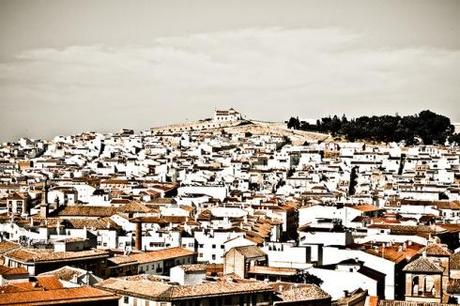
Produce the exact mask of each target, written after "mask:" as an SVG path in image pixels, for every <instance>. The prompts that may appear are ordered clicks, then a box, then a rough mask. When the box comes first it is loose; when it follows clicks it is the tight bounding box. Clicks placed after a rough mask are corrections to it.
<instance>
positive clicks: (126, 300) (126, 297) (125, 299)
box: [123, 296, 129, 304]
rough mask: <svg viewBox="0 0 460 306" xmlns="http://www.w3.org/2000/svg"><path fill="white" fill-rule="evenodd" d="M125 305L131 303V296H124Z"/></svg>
mask: <svg viewBox="0 0 460 306" xmlns="http://www.w3.org/2000/svg"><path fill="white" fill-rule="evenodd" d="M123 303H125V304H128V303H129V296H124V297H123Z"/></svg>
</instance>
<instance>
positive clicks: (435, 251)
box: [419, 243, 452, 257]
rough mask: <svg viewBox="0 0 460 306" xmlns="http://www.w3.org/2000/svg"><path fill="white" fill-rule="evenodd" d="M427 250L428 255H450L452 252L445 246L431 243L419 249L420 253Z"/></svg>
mask: <svg viewBox="0 0 460 306" xmlns="http://www.w3.org/2000/svg"><path fill="white" fill-rule="evenodd" d="M423 252H426V255H427V256H447V257H449V256H450V255H452V253H451V252H450V251H449V250H448V249H447V248H446V247H444V246H442V245H440V244H436V243H433V244H429V245H427V246H426V247H424V248H423V249H421V250H420V251H419V253H423Z"/></svg>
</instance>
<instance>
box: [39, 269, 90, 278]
mask: <svg viewBox="0 0 460 306" xmlns="http://www.w3.org/2000/svg"><path fill="white" fill-rule="evenodd" d="M84 273H86V270H83V269H78V268H74V267H70V266H64V267H62V268H59V269H57V270H53V271H48V272H45V273H41V274H40V275H39V276H43V275H53V276H55V277H57V278H59V279H61V280H65V281H70V280H72V279H73V278H74V276H81V275H83V274H84Z"/></svg>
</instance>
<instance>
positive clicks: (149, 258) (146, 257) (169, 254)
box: [109, 247, 195, 265]
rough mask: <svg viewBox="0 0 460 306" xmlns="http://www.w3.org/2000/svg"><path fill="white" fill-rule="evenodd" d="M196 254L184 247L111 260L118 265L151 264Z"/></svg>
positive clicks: (115, 257)
mask: <svg viewBox="0 0 460 306" xmlns="http://www.w3.org/2000/svg"><path fill="white" fill-rule="evenodd" d="M194 254H195V252H193V251H190V250H189V249H186V248H182V247H175V248H167V249H162V250H156V251H151V252H142V253H132V254H130V255H120V256H114V257H111V258H110V259H109V260H110V261H111V262H113V263H115V264H117V265H121V264H128V263H136V262H137V263H139V264H144V263H149V262H156V261H161V260H167V259H173V258H178V257H183V256H191V255H194Z"/></svg>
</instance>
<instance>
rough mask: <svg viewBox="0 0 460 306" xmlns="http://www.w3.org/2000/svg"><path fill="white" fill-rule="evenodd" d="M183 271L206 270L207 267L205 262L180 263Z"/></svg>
mask: <svg viewBox="0 0 460 306" xmlns="http://www.w3.org/2000/svg"><path fill="white" fill-rule="evenodd" d="M178 267H181V268H182V269H183V270H184V272H206V271H207V269H208V265H207V264H191V265H180V266H178Z"/></svg>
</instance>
